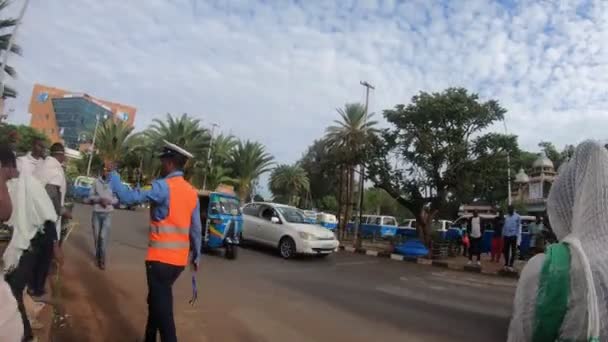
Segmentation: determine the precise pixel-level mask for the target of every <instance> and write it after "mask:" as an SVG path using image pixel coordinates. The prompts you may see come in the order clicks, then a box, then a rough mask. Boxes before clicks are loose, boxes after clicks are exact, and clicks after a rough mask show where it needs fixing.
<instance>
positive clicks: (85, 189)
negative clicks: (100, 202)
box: [72, 176, 95, 202]
mask: <svg viewBox="0 0 608 342" xmlns="http://www.w3.org/2000/svg"><path fill="white" fill-rule="evenodd" d="M93 183H95V178H93V177H87V176H78V177H76V179H75V180H74V186H73V187H72V196H73V198H74V200H75V201H77V202H82V201H84V200H85V199H86V198H88V197H89V192H90V191H91V187H92V186H93Z"/></svg>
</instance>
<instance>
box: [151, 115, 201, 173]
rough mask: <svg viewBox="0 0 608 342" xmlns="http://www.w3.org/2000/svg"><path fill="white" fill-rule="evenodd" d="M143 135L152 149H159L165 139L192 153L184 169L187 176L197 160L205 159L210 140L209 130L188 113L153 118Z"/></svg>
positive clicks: (191, 171)
mask: <svg viewBox="0 0 608 342" xmlns="http://www.w3.org/2000/svg"><path fill="white" fill-rule="evenodd" d="M144 135H145V136H146V137H147V138H148V139H149V141H150V145H151V146H150V147H151V148H152V149H156V150H159V149H160V148H161V147H162V146H163V140H166V141H168V142H170V143H173V144H176V145H178V146H180V147H182V148H184V149H185V150H187V151H188V152H190V153H192V155H193V156H194V158H193V160H192V161H191V162H190V163H188V165H187V166H186V170H185V172H186V176H187V177H188V178H189V177H190V176H191V175H192V174H193V168H194V165H197V161H205V160H206V157H207V149H208V148H209V141H210V135H209V131H208V130H207V129H206V128H204V127H202V126H201V122H200V120H198V119H195V118H192V117H190V116H188V114H182V116H180V117H174V116H173V115H171V114H167V117H166V119H165V120H164V121H163V120H159V119H155V120H154V121H153V122H152V125H151V126H150V128H148V129H147V130H146V131H145V133H144Z"/></svg>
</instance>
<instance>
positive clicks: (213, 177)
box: [192, 134, 238, 189]
mask: <svg viewBox="0 0 608 342" xmlns="http://www.w3.org/2000/svg"><path fill="white" fill-rule="evenodd" d="M237 144H238V140H237V139H236V138H235V137H234V136H232V135H223V134H220V135H218V136H217V137H215V139H213V141H212V142H211V147H210V148H211V165H207V160H206V159H205V160H198V161H196V163H195V165H194V174H193V177H192V181H193V184H194V185H196V186H198V187H202V186H203V183H204V178H205V174H206V176H207V184H206V187H207V189H215V188H216V187H217V186H218V185H220V184H234V183H235V180H234V178H233V177H232V169H231V168H230V167H228V166H227V164H228V161H229V160H230V156H231V155H232V152H233V150H234V148H235V147H236V146H237Z"/></svg>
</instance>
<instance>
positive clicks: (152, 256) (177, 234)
mask: <svg viewBox="0 0 608 342" xmlns="http://www.w3.org/2000/svg"><path fill="white" fill-rule="evenodd" d="M165 181H166V182H167V185H168V186H169V212H168V214H167V217H165V218H164V219H163V220H160V221H154V220H153V219H151V220H150V234H149V242H148V256H147V257H146V260H147V261H159V262H162V263H166V264H170V265H175V266H186V265H187V264H188V252H189V250H190V235H189V232H190V224H191V221H192V212H193V211H194V209H195V208H196V201H197V199H198V195H197V193H196V190H195V189H194V188H193V187H192V185H190V183H188V182H187V181H186V180H185V179H184V178H183V177H180V176H178V177H171V178H167V179H166V180H165ZM153 210H154V208H153V207H152V208H151V209H150V212H151V213H152V211H153Z"/></svg>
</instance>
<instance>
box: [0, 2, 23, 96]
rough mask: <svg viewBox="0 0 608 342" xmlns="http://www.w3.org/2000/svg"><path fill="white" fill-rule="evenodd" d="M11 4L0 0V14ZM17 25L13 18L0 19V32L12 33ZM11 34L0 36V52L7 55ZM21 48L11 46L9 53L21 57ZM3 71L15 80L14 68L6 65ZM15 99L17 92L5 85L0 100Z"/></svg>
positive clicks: (15, 45)
mask: <svg viewBox="0 0 608 342" xmlns="http://www.w3.org/2000/svg"><path fill="white" fill-rule="evenodd" d="M10 4H11V1H9V0H0V12H5V11H4V10H5V9H6V7H7V6H8V5H10ZM16 24H17V19H15V18H7V19H0V30H2V31H3V32H12V30H13V27H14V26H15V25H16ZM11 35H12V34H11V33H5V34H2V35H0V50H2V52H3V53H7V51H6V50H7V49H8V42H9V40H10V38H11ZM21 51H22V50H21V47H20V46H19V45H17V44H14V43H13V45H12V46H11V51H10V52H11V53H14V54H17V55H21ZM4 71H5V72H6V73H7V74H8V75H9V76H11V77H13V78H15V77H16V76H17V72H16V71H15V68H13V67H11V66H9V65H6V66H5V67H4ZM9 97H10V98H15V97H17V90H15V88H12V87H9V86H7V85H5V86H4V93H3V94H2V98H4V99H6V98H9Z"/></svg>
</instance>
